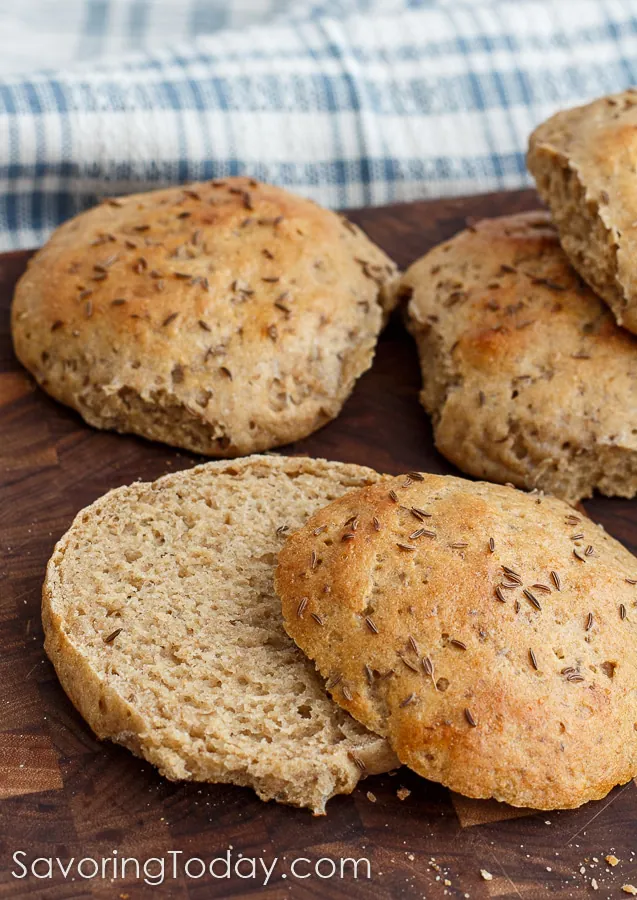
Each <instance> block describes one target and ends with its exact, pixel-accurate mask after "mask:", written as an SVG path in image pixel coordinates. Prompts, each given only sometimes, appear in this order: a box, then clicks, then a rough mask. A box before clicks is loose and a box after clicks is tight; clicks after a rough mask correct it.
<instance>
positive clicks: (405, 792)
mask: <svg viewBox="0 0 637 900" xmlns="http://www.w3.org/2000/svg"><path fill="white" fill-rule="evenodd" d="M396 796H397V797H398V799H399V800H406V799H407V797H410V796H411V791H410V790H409V788H406V787H401V788H398V790H397V791H396Z"/></svg>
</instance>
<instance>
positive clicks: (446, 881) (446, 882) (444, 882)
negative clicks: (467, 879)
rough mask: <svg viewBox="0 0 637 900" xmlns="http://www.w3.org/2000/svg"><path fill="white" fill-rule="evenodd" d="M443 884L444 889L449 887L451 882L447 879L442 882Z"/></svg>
mask: <svg viewBox="0 0 637 900" xmlns="http://www.w3.org/2000/svg"><path fill="white" fill-rule="evenodd" d="M443 884H444V886H445V887H451V882H450V881H449V879H448V878H445V880H444V881H443Z"/></svg>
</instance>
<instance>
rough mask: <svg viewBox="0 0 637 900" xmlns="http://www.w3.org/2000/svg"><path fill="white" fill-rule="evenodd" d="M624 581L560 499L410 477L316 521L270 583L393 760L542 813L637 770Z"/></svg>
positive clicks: (635, 634)
mask: <svg viewBox="0 0 637 900" xmlns="http://www.w3.org/2000/svg"><path fill="white" fill-rule="evenodd" d="M589 548H590V549H589ZM507 573H508V574H507ZM553 573H555V574H553ZM636 579H637V560H636V559H635V558H634V557H633V556H632V555H631V554H630V553H629V552H628V551H627V550H626V549H624V548H623V547H622V546H621V545H620V544H619V543H617V542H616V541H614V540H613V539H612V538H610V537H608V536H607V535H606V534H605V533H604V531H603V530H602V529H601V528H599V527H597V526H595V525H594V524H593V523H592V522H590V521H589V520H588V519H586V518H585V517H584V516H582V515H581V514H579V513H574V512H573V510H572V509H571V508H570V507H569V506H567V505H566V504H564V503H563V502H562V501H560V500H557V499H554V498H550V497H543V496H541V495H534V494H524V493H522V492H520V491H517V490H516V489H514V488H507V487H501V486H498V485H490V484H485V483H473V482H468V481H464V480H462V479H457V478H452V477H442V476H437V475H422V474H418V473H416V474H414V475H411V476H400V477H398V478H395V479H391V480H389V481H384V482H382V483H379V484H376V485H371V486H370V487H367V488H363V489H362V490H361V491H358V492H351V493H349V494H346V495H345V496H343V497H342V498H340V499H338V500H336V501H335V502H334V503H332V504H330V505H329V506H328V507H326V508H324V509H322V510H320V511H319V512H318V513H317V514H316V515H314V516H313V517H312V518H311V519H310V520H309V521H308V523H307V525H306V526H305V527H304V528H302V529H301V530H300V531H299V532H297V533H296V534H293V535H292V536H291V537H290V538H289V539H288V540H287V542H286V544H285V546H284V548H283V549H282V551H281V553H280V554H279V565H278V569H277V574H276V580H275V585H276V588H277V592H278V594H279V596H280V597H281V600H282V607H283V616H284V624H285V628H286V630H287V632H288V634H289V635H290V636H291V637H292V638H293V639H294V640H295V641H296V642H297V644H298V645H299V646H300V647H301V649H302V650H304V651H305V652H306V653H307V654H308V656H310V658H311V659H313V660H314V661H315V662H316V665H317V667H318V669H319V671H320V672H321V674H322V675H323V676H324V677H325V678H326V679H328V681H327V687H328V689H329V690H330V691H331V693H332V695H333V697H334V699H335V700H336V701H337V702H338V703H340V704H341V706H343V708H344V709H346V710H348V712H350V713H351V714H352V715H353V716H354V717H355V718H357V719H358V720H359V721H360V722H362V723H364V724H365V725H367V727H368V728H371V729H372V730H374V731H376V732H378V733H379V734H383V735H385V736H386V737H387V738H388V739H389V742H390V744H391V745H392V746H393V748H394V750H395V751H396V753H397V755H398V757H399V758H400V759H401V761H402V762H404V763H406V764H407V765H409V766H410V767H411V768H413V769H415V770H416V771H417V772H419V773H420V774H421V775H424V776H425V777H426V778H431V779H433V780H435V781H440V782H442V783H443V784H445V785H447V786H448V787H450V788H451V789H453V790H455V791H458V792H460V793H462V794H466V795H468V796H470V797H482V798H487V797H495V798H496V799H498V800H501V801H505V802H507V803H510V804H513V805H514V806H528V807H535V808H539V809H552V808H559V807H564V808H566V807H576V806H579V805H580V804H582V803H584V802H586V801H587V800H591V799H593V798H599V797H603V796H604V795H605V794H606V793H607V792H608V791H609V790H610V789H611V788H612V787H613V786H614V785H616V784H622V783H624V782H626V781H628V780H629V779H630V778H631V777H633V776H634V775H635V774H636V773H637V739H636V736H635V734H636V730H637V699H636V697H637V690H636V689H637V660H636V658H635V653H634V646H635V640H636V639H637V613H636V611H635V602H636V600H637V581H636ZM498 594H499V595H500V597H498Z"/></svg>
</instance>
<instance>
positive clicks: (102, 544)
mask: <svg viewBox="0 0 637 900" xmlns="http://www.w3.org/2000/svg"><path fill="white" fill-rule="evenodd" d="M378 477H379V476H377V475H376V473H374V472H372V471H371V470H369V469H364V468H361V467H359V466H352V465H344V464H340V463H328V462H325V461H321V460H309V459H304V458H299V459H291V458H285V457H249V458H247V459H245V460H241V461H238V462H237V463H235V464H231V463H209V464H207V465H203V466H198V467H197V468H194V469H191V470H189V471H186V472H181V473H179V474H174V475H169V476H166V477H164V478H161V479H159V481H156V482H153V483H152V484H144V483H138V484H133V485H131V486H129V487H123V488H119V489H117V490H115V491H112V492H110V493H109V494H107V495H106V496H104V497H102V498H101V499H100V500H98V501H97V502H96V503H94V504H93V505H92V506H90V507H88V508H87V509H85V510H83V511H82V512H80V513H79V515H78V516H77V518H76V519H75V521H74V523H73V525H72V526H71V528H70V529H69V531H68V532H67V533H66V534H65V535H64V537H63V538H62V539H61V540H60V541H59V543H58V544H57V545H56V547H55V550H54V553H53V556H52V558H51V560H50V562H49V565H48V569H47V575H46V581H45V584H44V590H43V620H44V628H45V635H46V641H45V647H46V651H47V653H48V655H49V657H50V659H51V660H52V662H53V664H54V665H55V668H56V670H57V673H58V675H59V678H60V681H61V682H62V685H63V687H64V689H65V690H66V692H67V693H68V695H69V696H70V698H71V700H72V701H73V703H74V704H75V706H76V707H77V709H78V710H79V711H80V713H81V714H82V715H83V716H84V718H85V719H86V720H87V722H88V723H89V724H90V726H91V727H92V729H93V730H94V731H95V733H96V734H97V735H98V737H100V738H111V739H112V740H114V741H116V742H118V743H120V744H123V745H124V746H126V747H128V748H129V749H130V750H132V751H133V752H134V753H136V754H138V755H140V756H142V757H144V758H145V759H147V760H149V761H150V762H151V763H153V764H154V765H156V766H157V767H158V768H159V770H160V771H161V773H162V774H163V775H165V776H166V777H167V778H170V779H187V780H193V781H212V782H229V783H233V784H238V785H247V786H250V787H252V788H254V790H255V791H256V792H257V793H258V795H259V796H260V797H261V798H262V799H264V800H270V799H275V800H278V801H280V802H283V803H290V804H294V805H296V806H307V807H309V808H310V809H312V810H313V811H314V812H315V813H322V812H324V810H325V803H326V801H327V800H328V799H329V798H330V797H331V796H332V795H334V794H337V793H349V792H350V791H352V790H353V788H354V787H355V786H356V784H357V782H358V780H359V778H361V777H362V776H363V775H365V774H367V773H374V772H379V771H386V770H387V769H390V768H392V767H393V766H395V765H396V763H397V760H396V758H395V756H394V755H393V753H391V752H390V751H389V748H388V746H387V744H386V742H385V740H384V739H382V738H380V737H378V736H376V735H374V734H371V733H369V732H368V731H367V730H366V729H365V728H364V727H363V726H361V725H359V724H358V723H357V722H355V721H354V720H353V719H352V718H351V717H350V716H349V715H348V714H347V713H346V712H345V711H344V710H342V709H340V708H339V707H338V706H337V705H336V704H334V703H333V702H332V701H331V700H330V698H329V697H328V695H327V694H326V693H325V691H324V687H323V684H322V681H321V679H320V678H319V676H318V675H317V673H316V671H315V669H314V666H313V665H312V663H311V662H309V661H308V660H307V659H306V658H305V657H304V656H303V655H302V654H301V653H300V651H299V650H298V649H297V648H296V647H295V645H294V644H293V643H292V641H291V640H290V639H289V637H288V636H287V635H286V633H285V631H284V629H283V625H282V621H281V612H280V603H279V601H278V599H277V598H276V595H275V593H274V590H273V583H272V582H273V573H274V565H275V562H276V557H277V553H278V550H279V548H280V545H281V543H282V541H283V535H284V533H286V532H287V531H294V530H295V529H297V528H299V527H300V526H302V525H303V524H304V522H305V521H306V519H307V518H308V516H310V515H311V514H312V513H313V512H315V511H316V510H317V509H318V508H319V507H321V506H323V505H325V504H326V503H329V502H330V501H332V500H334V499H336V498H337V497H339V496H340V495H342V494H343V493H344V492H345V491H348V490H350V489H354V488H359V487H360V486H362V485H367V484H370V483H372V482H374V481H376V480H377V479H378Z"/></svg>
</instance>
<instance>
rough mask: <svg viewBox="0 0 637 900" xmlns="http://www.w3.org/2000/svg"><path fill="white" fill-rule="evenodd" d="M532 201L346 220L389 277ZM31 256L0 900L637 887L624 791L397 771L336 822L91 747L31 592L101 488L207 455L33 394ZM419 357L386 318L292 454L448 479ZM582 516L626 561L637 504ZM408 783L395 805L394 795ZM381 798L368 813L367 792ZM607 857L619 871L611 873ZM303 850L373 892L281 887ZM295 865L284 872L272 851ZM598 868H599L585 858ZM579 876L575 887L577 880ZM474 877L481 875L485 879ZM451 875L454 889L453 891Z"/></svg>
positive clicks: (19, 411) (399, 209)
mask: <svg viewBox="0 0 637 900" xmlns="http://www.w3.org/2000/svg"><path fill="white" fill-rule="evenodd" d="M536 204H537V200H536V198H535V196H534V195H533V194H532V193H530V192H522V193H517V194H500V195H491V196H486V197H477V198H472V199H460V200H457V199H455V200H440V201H432V202H423V203H417V204H413V205H409V206H395V207H388V208H385V209H376V210H366V211H360V212H357V213H355V214H354V215H353V218H354V219H355V220H356V221H358V222H359V223H360V224H361V225H362V226H363V227H364V228H365V229H366V230H367V232H368V233H369V234H370V236H371V237H372V238H373V239H374V240H376V241H377V242H378V243H379V244H380V245H381V246H383V247H384V248H385V249H386V250H387V251H388V252H389V253H390V254H391V255H392V256H393V257H394V258H395V259H396V260H397V261H398V263H399V264H400V265H402V266H405V265H407V264H408V263H410V262H411V261H412V260H413V259H415V258H416V257H417V256H419V255H420V254H422V253H423V252H424V251H426V250H427V249H428V248H429V247H430V246H432V245H433V244H434V243H437V242H438V241H440V240H442V239H443V238H446V237H449V236H451V235H452V234H454V233H455V232H456V231H457V230H459V229H460V228H461V227H463V225H464V223H465V220H466V218H467V217H480V216H484V215H497V214H503V213H507V212H513V211H517V210H522V209H529V208H532V207H533V206H535V205H536ZM27 257H28V254H26V253H16V254H10V255H8V256H5V257H2V258H0V311H1V314H0V579H1V580H0V897H2V898H4V897H6V898H27V897H29V898H32V897H33V898H35V897H46V898H50V900H66V898H74V900H75V898H102V897H104V898H107V897H108V898H118V897H123V898H126V897H127V896H128V897H130V898H131V900H137V898H146V897H149V898H150V897H153V898H155V897H183V898H190V900H204V898H211V897H233V898H241V897H255V896H267V897H269V898H272V900H278V898H281V900H283V898H288V897H293V898H300V900H303V898H312V897H316V898H319V897H321V898H324V897H333V898H344V897H348V898H350V900H359V898H372V900H389V898H419V900H420V898H423V897H425V898H427V900H435V898H438V897H440V898H443V897H445V896H447V897H456V898H461V897H465V896H469V897H470V898H472V900H480V898H487V897H498V898H508V897H512V898H514V897H523V898H525V900H526V898H531V900H535V898H544V897H547V896H553V895H556V896H560V897H564V898H567V897H577V896H586V895H588V894H590V895H591V896H593V894H594V892H593V890H592V888H591V879H592V878H595V879H596V880H597V882H598V884H599V888H600V889H599V892H598V894H597V895H596V896H603V897H606V896H617V895H619V896H622V894H621V890H620V889H621V885H623V884H625V883H630V882H633V883H637V862H635V861H634V860H635V857H634V855H633V848H635V849H637V803H636V802H635V801H636V799H637V797H636V795H635V786H634V784H633V783H630V784H629V785H628V786H626V787H624V788H621V789H617V790H615V791H614V792H613V793H612V794H611V795H610V796H609V797H608V798H607V799H606V800H604V801H601V802H599V803H594V804H589V805H587V806H585V807H584V808H582V809H580V810H576V811H571V812H558V813H549V814H547V813H535V812H532V811H528V812H525V811H520V810H513V809H510V808H508V807H503V806H500V805H499V804H496V803H482V802H475V801H468V800H464V799H463V798H460V797H453V796H451V795H450V794H449V792H448V791H447V790H445V789H443V788H441V787H440V786H438V785H436V784H432V783H429V782H426V781H424V780H422V779H419V778H418V777H416V776H415V775H413V774H411V773H410V772H409V771H407V770H405V769H402V770H400V771H399V772H398V773H396V774H395V775H393V776H385V777H382V778H372V779H368V781H366V782H363V783H362V785H361V787H360V788H359V789H358V790H357V791H356V792H355V793H354V794H353V795H352V796H350V797H339V798H336V799H335V800H333V801H332V802H330V804H329V807H328V810H329V812H328V815H327V817H324V818H312V817H311V816H310V815H309V814H308V813H307V812H304V811H299V810H294V809H289V808H286V807H281V806H277V805H276V804H267V805H266V804H263V803H261V802H260V801H259V800H257V799H256V797H255V796H254V794H253V793H252V792H251V791H249V790H243V789H239V788H233V787H227V786H216V785H209V786H200V785H188V784H186V785H181V784H171V783H169V782H167V781H165V780H163V779H162V778H160V777H159V775H158V774H157V773H156V772H155V771H154V770H153V768H152V767H151V766H149V765H146V764H145V763H143V762H140V761H139V760H137V759H135V758H134V757H133V756H131V755H130V754H129V753H127V752H126V751H124V750H122V749H119V748H118V747H115V746H113V745H111V744H100V743H99V742H97V741H96V740H95V739H94V738H93V736H92V734H91V733H90V731H89V729H88V728H87V727H86V726H85V725H84V723H83V721H82V720H81V719H80V717H79V716H78V715H77V713H76V712H75V711H74V709H73V708H72V706H71V704H70V703H69V701H68V700H67V698H66V697H65V695H64V693H63V692H62V690H61V689H60V687H59V685H58V683H57V680H56V678H55V674H54V672H53V670H52V668H51V666H50V664H49V663H48V661H47V660H46V658H45V656H44V654H43V651H42V631H41V625H40V620H39V602H40V587H41V584H42V579H43V574H44V568H45V564H46V561H47V559H48V557H49V555H50V553H51V550H52V548H53V545H54V543H55V541H56V540H57V539H58V538H59V537H60V535H61V534H62V533H63V532H64V530H65V529H66V528H67V527H68V525H69V524H70V523H71V520H72V518H73V516H74V514H75V513H76V512H77V511H78V510H79V509H80V508H81V507H83V506H84V505H86V504H87V503H90V502H91V501H93V500H94V499H95V498H96V497H98V496H99V495H100V494H102V493H103V492H104V491H106V490H108V489H110V488H113V487H116V486H117V485H120V484H124V483H126V482H130V481H132V480H134V479H137V478H140V477H141V478H144V479H151V478H155V477H157V476H159V475H162V474H164V473H166V472H169V471H175V470H177V469H182V468H186V467H189V466H191V465H193V464H194V463H196V462H199V461H200V459H199V458H195V457H193V456H191V455H189V454H187V453H180V452H177V451H174V450H171V449H169V448H166V447H163V446H161V445H158V444H151V443H148V442H145V441H143V440H139V439H136V438H133V437H122V436H118V435H115V434H104V433H100V432H97V431H94V430H92V429H91V428H89V427H87V426H86V425H84V424H83V422H82V421H81V420H80V419H79V417H78V416H77V415H75V413H73V412H72V411H70V410H68V409H65V408H63V407H61V406H59V405H57V404H56V403H54V402H53V401H52V400H50V399H49V398H48V397H46V396H45V395H44V394H43V393H42V392H41V391H39V390H37V389H36V388H35V387H34V385H33V383H32V382H31V381H30V379H29V378H28V377H27V376H26V374H25V373H24V372H23V371H22V370H21V369H20V367H19V365H18V364H17V362H16V361H15V359H14V357H13V354H12V351H11V342H10V336H9V304H10V297H11V293H12V288H13V285H14V283H15V280H16V278H17V277H18V276H19V275H20V273H21V272H22V271H23V269H24V266H25V263H26V260H27ZM418 387H419V373H418V365H417V358H416V353H415V350H414V347H413V345H412V343H411V341H410V339H409V337H408V336H407V334H406V333H405V332H404V330H403V329H402V327H401V324H400V322H399V321H398V320H397V319H396V320H394V321H392V322H391V324H390V326H389V327H388V329H387V330H386V332H385V334H384V335H383V337H382V339H381V341H380V345H379V348H378V353H377V357H376V361H375V363H374V367H373V369H372V370H371V371H370V372H368V373H367V374H366V375H365V376H364V377H363V378H362V379H361V380H360V382H359V384H358V385H357V387H356V390H355V392H354V394H353V396H352V397H351V398H350V400H349V401H348V403H347V404H346V406H345V409H344V411H343V413H342V415H341V416H340V417H339V419H338V420H337V421H336V422H333V423H331V424H330V425H329V426H327V427H326V428H324V429H323V430H322V431H320V432H318V433H317V434H315V435H312V436H311V437H310V438H308V439H307V440H305V441H301V442H299V443H297V444H294V445H293V446H291V447H289V448H286V450H287V452H290V453H307V454H310V455H313V456H323V457H327V458H328V459H339V460H344V461H350V462H357V463H362V464H366V465H370V466H373V467H375V468H378V469H381V470H385V471H388V472H393V473H398V472H402V471H405V470H410V469H423V470H429V471H433V472H449V471H453V469H452V467H451V466H449V465H448V464H447V463H446V462H445V461H444V460H443V459H442V458H441V457H440V456H439V455H438V454H437V453H436V452H435V450H434V448H433V444H432V437H431V429H430V426H429V422H428V420H427V418H426V416H425V415H424V413H423V412H422V410H421V408H420V406H419V404H418V399H417V392H418ZM587 510H588V512H589V514H590V515H591V516H593V518H595V519H597V520H599V521H601V522H603V524H604V525H605V527H606V528H607V529H608V531H609V532H611V533H612V534H614V535H615V536H616V537H618V538H620V539H621V540H622V541H624V542H625V543H626V544H628V545H629V546H631V545H632V549H634V550H635V549H637V503H635V502H628V501H623V500H608V499H602V498H599V499H598V498H596V499H594V500H593V501H591V502H590V503H588V504H587ZM401 786H405V787H407V788H408V789H409V790H411V795H410V796H409V797H408V798H407V799H406V800H403V801H401V800H400V799H398V797H397V795H396V791H397V789H398V788H399V787H401ZM368 791H371V792H373V795H374V796H375V800H376V802H373V801H372V800H371V799H369V798H368V796H367V792H368ZM229 846H231V847H232V848H233V849H232V853H233V854H234V858H235V859H236V856H237V854H238V853H243V854H244V855H247V856H253V855H258V856H261V855H263V856H265V857H266V858H267V859H268V860H270V859H271V858H273V857H275V856H276V857H279V859H280V861H281V862H280V864H279V867H278V869H277V872H278V874H275V875H274V876H273V878H272V880H271V881H270V883H269V884H268V886H267V887H265V888H264V887H262V886H261V882H259V883H255V882H253V881H251V880H241V879H239V878H236V877H233V878H232V879H230V880H224V881H220V880H215V879H213V878H211V877H210V876H206V877H205V878H202V879H201V880H194V879H193V880H190V881H188V880H186V879H184V878H183V877H180V878H178V879H177V880H172V879H168V880H167V881H166V882H165V883H164V884H163V885H162V886H161V887H151V886H149V885H145V884H144V883H143V882H136V881H135V880H132V879H129V880H128V881H127V882H126V883H122V882H115V883H110V882H109V881H108V880H106V881H101V880H100V881H98V880H94V881H81V880H76V881H75V882H64V881H63V880H62V879H61V877H59V876H58V877H57V878H56V879H54V880H53V881H48V880H42V881H39V880H37V879H34V878H28V879H24V880H21V881H18V880H16V879H14V878H13V877H12V876H11V870H12V869H15V868H16V867H15V865H14V864H13V863H12V860H11V856H12V854H13V853H14V852H15V851H16V850H21V849H22V850H25V851H27V853H28V854H29V859H31V858H35V857H37V856H44V857H47V856H53V857H55V856H61V857H63V858H70V857H76V858H81V857H83V856H107V857H108V856H110V855H111V854H112V851H113V849H114V848H117V850H118V851H119V853H120V855H121V854H123V855H128V856H135V857H137V858H146V857H152V856H161V855H162V854H165V853H167V852H168V851H170V850H175V851H179V850H181V851H184V854H185V855H186V856H202V857H204V858H206V859H208V858H210V857H212V856H217V855H220V854H222V853H225V852H226V851H227V849H228V847H229ZM611 852H612V853H614V854H615V855H616V856H617V857H618V858H619V859H620V860H621V862H620V864H619V865H618V866H617V867H616V868H613V869H611V868H610V867H608V866H607V865H606V864H605V863H604V857H605V856H606V855H607V854H610V853H611ZM296 856H305V857H309V858H312V860H313V861H316V860H317V859H319V858H320V857H322V856H330V857H334V858H337V857H341V856H343V857H347V856H354V857H357V858H358V857H361V856H366V857H368V858H369V859H370V861H371V869H372V878H371V880H369V881H367V880H354V879H353V878H351V877H346V878H345V879H343V880H340V879H338V878H334V879H331V880H321V879H320V878H317V877H312V878H308V879H306V880H294V879H293V878H292V877H290V876H288V878H287V879H284V878H282V877H281V874H282V873H283V872H284V871H285V868H284V866H285V865H289V862H290V861H291V860H292V859H293V858H294V857H296ZM284 857H285V858H286V859H287V863H284V862H283V858H284ZM595 860H597V861H595ZM580 867H584V874H581V873H580ZM481 869H486V870H488V871H489V872H490V873H491V874H492V875H493V879H492V880H484V879H483V878H481V876H480V870H481ZM446 882H449V883H448V884H447V883H446Z"/></svg>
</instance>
